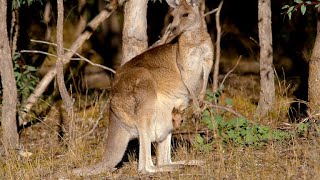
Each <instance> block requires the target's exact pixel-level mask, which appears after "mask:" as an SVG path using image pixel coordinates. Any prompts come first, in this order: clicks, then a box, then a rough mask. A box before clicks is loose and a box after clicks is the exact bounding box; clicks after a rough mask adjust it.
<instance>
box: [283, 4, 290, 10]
mask: <svg viewBox="0 0 320 180" xmlns="http://www.w3.org/2000/svg"><path fill="white" fill-rule="evenodd" d="M289 7H290V6H289V5H287V4H286V5H284V6H282V8H281V9H287V8H289Z"/></svg>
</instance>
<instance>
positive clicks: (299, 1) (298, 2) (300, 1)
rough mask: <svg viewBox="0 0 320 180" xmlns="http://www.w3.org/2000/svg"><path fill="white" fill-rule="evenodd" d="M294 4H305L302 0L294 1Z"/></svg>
mask: <svg viewBox="0 0 320 180" xmlns="http://www.w3.org/2000/svg"><path fill="white" fill-rule="evenodd" d="M294 2H295V3H297V4H300V3H303V1H302V0H294Z"/></svg>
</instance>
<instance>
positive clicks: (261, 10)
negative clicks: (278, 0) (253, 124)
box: [255, 0, 275, 117]
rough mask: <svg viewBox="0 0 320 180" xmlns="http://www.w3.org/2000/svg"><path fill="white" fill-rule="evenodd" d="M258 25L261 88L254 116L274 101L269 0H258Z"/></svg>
mask: <svg viewBox="0 0 320 180" xmlns="http://www.w3.org/2000/svg"><path fill="white" fill-rule="evenodd" d="M258 27H259V42H260V85H261V90H260V99H259V104H258V107H257V110H256V114H255V115H256V117H263V116H265V115H266V114H267V113H268V112H269V111H270V110H271V108H272V106H273V104H274V101H275V85H274V71H273V67H272V64H273V50H272V29H271V1H270V0H259V1H258Z"/></svg>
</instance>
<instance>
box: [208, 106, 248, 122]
mask: <svg viewBox="0 0 320 180" xmlns="http://www.w3.org/2000/svg"><path fill="white" fill-rule="evenodd" d="M205 106H206V107H213V108H218V109H223V110H226V111H228V112H230V113H232V114H234V115H236V116H238V117H241V118H245V117H244V116H243V115H242V114H240V113H238V112H236V111H235V110H233V109H231V108H229V107H225V106H220V105H216V104H212V103H206V104H205ZM246 119H247V118H246Z"/></svg>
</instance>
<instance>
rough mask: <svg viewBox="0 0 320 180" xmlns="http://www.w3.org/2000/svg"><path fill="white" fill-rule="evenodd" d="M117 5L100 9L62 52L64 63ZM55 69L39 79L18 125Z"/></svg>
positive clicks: (67, 61) (48, 81)
mask: <svg viewBox="0 0 320 180" xmlns="http://www.w3.org/2000/svg"><path fill="white" fill-rule="evenodd" d="M116 7H117V1H116V0H113V1H112V2H110V4H109V5H108V6H107V7H106V8H105V9H104V10H103V11H101V12H100V13H99V14H98V15H97V16H96V17H95V18H94V19H93V20H91V22H90V23H89V24H88V25H87V27H88V28H87V29H88V30H86V31H84V32H83V33H82V34H81V35H80V36H79V37H78V38H77V39H76V40H75V42H74V43H73V44H72V45H71V47H70V50H71V51H68V52H67V53H65V54H64V58H63V59H64V62H63V63H64V64H66V63H69V62H70V58H71V57H72V56H73V55H74V53H75V52H76V51H77V50H78V49H79V48H80V47H81V46H82V44H83V43H84V42H85V41H86V40H87V39H88V38H89V37H90V36H91V35H92V33H93V31H94V30H95V29H96V28H97V27H98V26H99V25H100V24H101V23H102V22H103V21H104V20H105V19H106V18H108V17H109V16H110V15H111V14H112V13H113V11H114V10H115V9H116ZM56 74H57V71H56V68H55V67H54V68H52V69H51V70H49V71H48V72H47V74H46V75H45V76H44V77H43V78H42V79H41V81H40V82H39V84H38V85H37V87H36V88H35V90H34V92H33V93H32V94H31V95H30V96H29V98H28V99H27V101H26V104H25V106H24V113H23V114H22V117H21V120H20V122H19V123H20V125H21V124H23V123H24V122H22V121H23V120H24V119H25V118H26V115H27V113H28V112H29V111H30V110H31V108H32V106H33V105H34V104H35V103H36V102H37V100H38V98H39V97H40V96H41V95H42V94H43V92H44V91H45V89H46V88H47V87H48V85H49V84H50V82H51V81H52V80H53V78H54V77H55V76H56Z"/></svg>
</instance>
